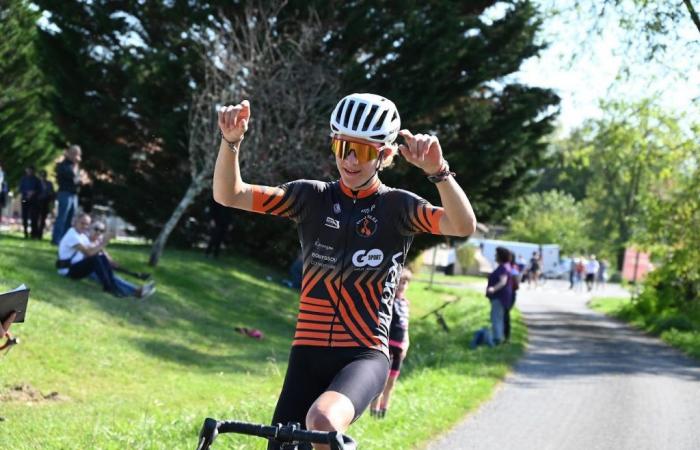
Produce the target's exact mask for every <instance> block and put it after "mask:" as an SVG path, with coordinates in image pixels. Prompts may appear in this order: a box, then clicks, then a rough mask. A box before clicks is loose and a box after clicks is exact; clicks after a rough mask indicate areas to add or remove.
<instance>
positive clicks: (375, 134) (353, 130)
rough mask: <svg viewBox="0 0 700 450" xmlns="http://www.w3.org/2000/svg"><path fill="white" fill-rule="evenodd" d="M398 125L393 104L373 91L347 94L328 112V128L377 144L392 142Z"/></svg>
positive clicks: (397, 132) (399, 125) (334, 131)
mask: <svg viewBox="0 0 700 450" xmlns="http://www.w3.org/2000/svg"><path fill="white" fill-rule="evenodd" d="M400 128H401V118H400V117H399V112H398V111H397V110H396V105H394V102H392V101H391V100H389V99H386V98H384V97H382V96H380V95H375V94H350V95H348V96H346V97H344V98H343V99H342V100H340V102H338V104H337V105H336V107H335V109H334V110H333V113H332V114H331V131H332V132H333V133H338V134H344V135H346V136H350V137H356V138H360V139H366V140H368V141H372V142H378V143H380V144H392V143H393V142H394V141H395V140H396V136H398V134H399V129H400Z"/></svg>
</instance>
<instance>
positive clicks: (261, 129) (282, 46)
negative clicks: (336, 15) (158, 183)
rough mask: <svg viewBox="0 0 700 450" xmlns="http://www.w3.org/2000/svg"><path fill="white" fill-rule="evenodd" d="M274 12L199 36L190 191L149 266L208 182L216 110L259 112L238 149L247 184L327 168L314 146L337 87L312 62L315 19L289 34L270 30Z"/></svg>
mask: <svg viewBox="0 0 700 450" xmlns="http://www.w3.org/2000/svg"><path fill="white" fill-rule="evenodd" d="M281 7H282V5H281V3H275V2H273V3H272V4H271V5H269V6H268V7H262V6H261V5H260V4H258V5H256V7H252V6H250V5H249V6H247V7H246V8H245V13H244V15H243V17H237V16H234V17H233V18H221V20H220V21H219V22H218V25H217V26H216V27H214V28H210V29H209V30H208V33H207V34H206V37H203V38H202V42H201V44H202V48H203V53H202V66H203V67H204V72H205V76H204V80H203V82H202V83H201V85H200V86H198V87H197V89H196V90H195V92H194V94H193V101H192V103H191V104H190V107H189V119H188V124H189V126H188V152H189V157H190V172H191V174H190V175H191V181H190V186H189V187H188V189H187V191H186V193H185V195H184V196H183V198H182V200H181V201H180V203H179V204H178V206H177V207H176V208H175V210H174V211H173V213H172V215H171V217H170V219H169V220H168V221H167V222H166V224H165V226H164V227H163V229H162V231H161V232H160V234H159V235H158V238H157V239H156V240H155V242H154V244H153V248H152V251H151V257H150V264H151V265H156V264H157V263H158V260H159V258H160V255H161V253H162V251H163V247H164V246H165V243H166V241H167V238H168V236H169V234H170V232H171V231H172V229H173V228H174V227H175V225H176V224H177V222H178V220H179V219H180V217H181V216H182V214H183V213H184V211H185V210H186V208H187V207H188V206H189V205H190V204H191V203H192V202H193V201H194V199H195V197H196V196H197V195H198V194H199V193H200V192H201V191H202V190H204V189H205V188H206V187H209V186H210V185H211V178H212V175H213V167H214V161H215V152H216V149H217V148H218V145H219V142H220V138H219V135H218V125H217V116H216V111H215V108H214V106H215V105H224V104H226V103H229V102H230V101H231V99H236V100H240V99H245V98H251V99H254V107H255V108H260V110H261V111H263V113H262V114H260V116H259V117H257V116H256V117H254V119H253V120H252V121H251V124H250V129H249V133H248V135H247V138H246V142H245V145H244V150H243V151H242V152H241V156H240V158H241V165H242V166H243V169H242V173H243V175H244V176H245V177H246V179H254V180H256V182H258V183H266V184H271V183H275V182H276V181H277V180H278V179H280V178H283V177H285V176H291V177H294V178H299V177H302V176H303V175H304V174H305V173H308V172H313V173H322V172H323V171H325V172H328V171H329V168H328V165H329V164H328V160H323V159H321V158H318V157H317V155H316V154H315V153H316V150H315V149H316V148H317V146H318V144H319V142H318V141H319V138H320V137H322V136H323V134H324V133H323V130H324V129H325V126H326V125H325V123H319V121H318V117H320V116H321V114H322V113H323V112H325V111H326V110H327V109H328V108H330V107H331V103H332V101H333V99H334V98H335V95H336V90H337V88H336V84H337V83H336V82H335V80H334V78H333V76H332V74H331V73H330V71H329V70H328V69H327V68H326V67H325V66H324V65H322V64H317V62H318V61H316V60H315V59H314V54H315V48H316V45H317V42H318V41H319V39H320V38H321V32H320V27H319V24H318V22H317V21H312V20H307V21H306V22H304V23H300V24H298V27H297V29H296V31H295V32H294V34H289V33H278V32H275V30H274V29H273V26H272V24H271V23H270V22H269V21H268V20H267V18H268V17H275V16H277V14H279V8H281ZM212 36H213V37H212ZM231 36H233V38H231ZM290 86H294V87H295V88H294V89H290V88H289V87H290ZM234 101H235V100H234ZM290 151H291V152H292V153H293V157H290V156H291V155H290V154H289V152H290ZM254 222H256V221H254ZM290 254H292V255H293V254H294V252H290Z"/></svg>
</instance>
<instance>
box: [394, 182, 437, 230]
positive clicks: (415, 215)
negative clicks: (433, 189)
mask: <svg viewBox="0 0 700 450" xmlns="http://www.w3.org/2000/svg"><path fill="white" fill-rule="evenodd" d="M400 192H401V193H402V195H401V197H402V199H401V202H400V203H401V211H400V212H399V216H400V217H401V220H400V228H401V233H402V234H404V235H411V234H418V233H431V234H442V233H441V232H440V219H441V218H442V216H443V215H444V214H445V210H444V209H443V208H441V207H438V206H433V205H431V204H430V203H429V202H428V201H427V200H425V199H424V198H422V197H419V196H417V195H416V194H413V193H411V192H408V191H400Z"/></svg>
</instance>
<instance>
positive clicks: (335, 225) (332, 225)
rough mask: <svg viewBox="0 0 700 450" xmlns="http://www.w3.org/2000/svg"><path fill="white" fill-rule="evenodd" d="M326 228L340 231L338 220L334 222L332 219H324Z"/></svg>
mask: <svg viewBox="0 0 700 450" xmlns="http://www.w3.org/2000/svg"><path fill="white" fill-rule="evenodd" d="M326 226H327V227H329V228H335V229H336V230H339V229H340V220H336V219H334V218H332V217H326Z"/></svg>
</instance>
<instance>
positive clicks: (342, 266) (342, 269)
mask: <svg viewBox="0 0 700 450" xmlns="http://www.w3.org/2000/svg"><path fill="white" fill-rule="evenodd" d="M356 203H357V194H355V193H353V198H352V208H350V215H349V216H348V231H346V232H345V243H344V245H343V252H342V256H341V259H340V261H341V263H340V285H339V286H340V287H339V288H338V292H336V295H337V296H338V305H337V306H336V307H335V308H334V309H333V320H332V321H331V330H330V332H329V333H328V347H330V346H331V344H332V341H333V326H334V325H335V318H336V317H337V316H338V309H339V308H340V298H341V296H342V294H341V291H342V290H343V274H344V273H345V253H346V252H347V251H348V237H349V236H348V234H349V232H350V231H352V227H351V226H350V222H352V215H353V213H354V212H355V204H356ZM346 331H347V330H346Z"/></svg>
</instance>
